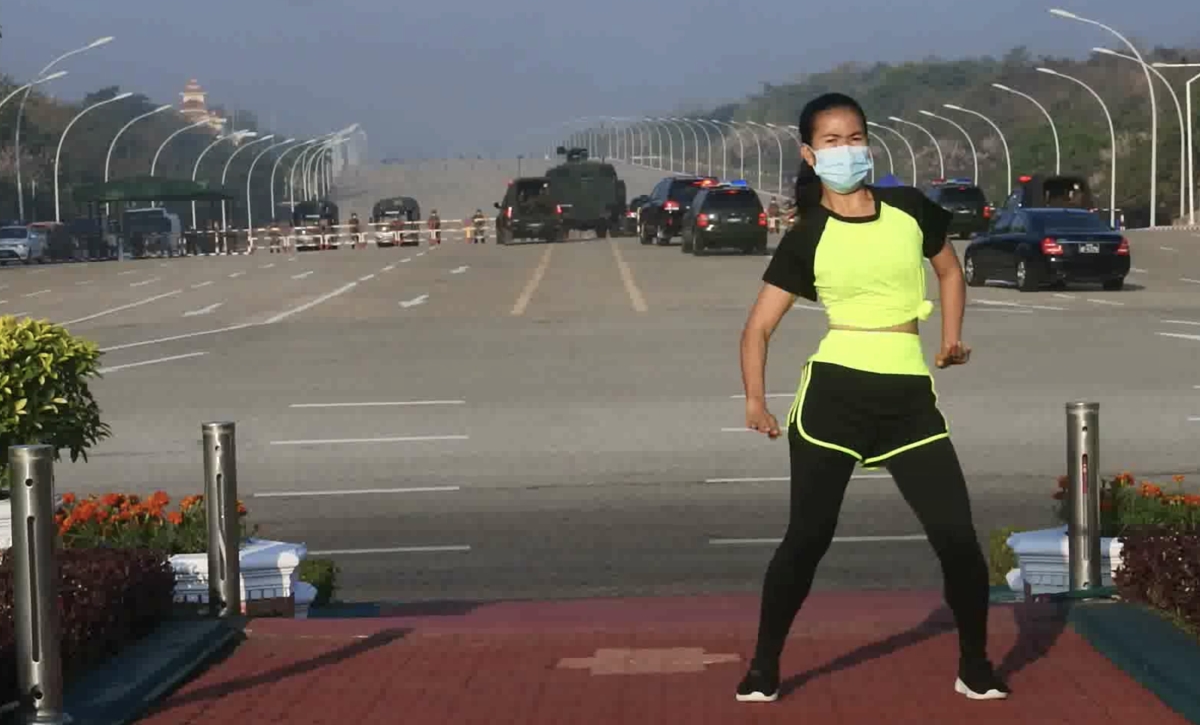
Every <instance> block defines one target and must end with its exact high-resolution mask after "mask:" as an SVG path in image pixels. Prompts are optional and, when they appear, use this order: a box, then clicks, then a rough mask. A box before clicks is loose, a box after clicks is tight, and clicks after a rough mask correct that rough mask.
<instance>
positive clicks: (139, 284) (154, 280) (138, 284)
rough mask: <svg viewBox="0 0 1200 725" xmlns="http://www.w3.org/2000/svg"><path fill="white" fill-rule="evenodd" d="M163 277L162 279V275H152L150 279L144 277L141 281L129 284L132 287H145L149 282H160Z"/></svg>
mask: <svg viewBox="0 0 1200 725" xmlns="http://www.w3.org/2000/svg"><path fill="white" fill-rule="evenodd" d="M161 279H162V277H151V278H150V279H144V280H142V281H141V282H130V283H129V286H130V287H144V286H145V285H148V284H154V283H155V282H158V281H160V280H161Z"/></svg>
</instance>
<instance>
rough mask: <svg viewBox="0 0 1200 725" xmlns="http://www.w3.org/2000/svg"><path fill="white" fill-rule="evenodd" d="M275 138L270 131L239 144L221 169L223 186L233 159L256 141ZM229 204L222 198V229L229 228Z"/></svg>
mask: <svg viewBox="0 0 1200 725" xmlns="http://www.w3.org/2000/svg"><path fill="white" fill-rule="evenodd" d="M273 138H275V134H273V133H269V134H267V135H266V136H260V137H258V138H256V139H254V140H253V141H251V142H249V143H245V144H238V147H237V148H236V149H234V150H233V153H231V154H229V158H227V159H225V168H224V169H222V170H221V187H222V188H224V186H225V179H226V177H228V176H229V165H230V164H232V163H233V160H234V159H236V158H237V155H238V154H240V153H241V152H243V151H245V150H246V149H248V148H250V147H251V146H253V145H254V144H256V143H262V142H263V141H270V140H271V139H273ZM228 206H229V205H228V204H227V203H226V201H225V200H224V199H222V200H221V229H222V230H225V229H228V228H229V224H228V219H227V218H226V213H227V209H226V208H227V207H228Z"/></svg>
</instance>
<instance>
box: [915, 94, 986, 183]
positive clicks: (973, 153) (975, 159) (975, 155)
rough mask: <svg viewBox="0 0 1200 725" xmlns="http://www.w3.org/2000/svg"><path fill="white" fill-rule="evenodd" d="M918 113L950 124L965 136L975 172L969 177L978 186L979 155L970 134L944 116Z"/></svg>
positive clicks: (926, 112)
mask: <svg viewBox="0 0 1200 725" xmlns="http://www.w3.org/2000/svg"><path fill="white" fill-rule="evenodd" d="M918 113H920V114H921V115H922V116H929V117H930V118H936V119H937V120H939V121H945V122H946V123H948V124H950V125H951V126H953V127H955V128H957V129H958V130H959V131H961V132H962V135H963V136H966V138H967V145H968V146H970V147H971V160H972V161H973V162H974V164H975V172H974V175H973V176H971V181H972V182H973V183H974V184H975V185H976V186H979V154H978V153H977V152H976V151H975V142H974V141H973V140H971V134H969V133H967V129H965V128H963V127H962V126H960V125H958V123H956V122H954V121H951V120H950V119H948V118H946V117H945V116H939V115H937V114H936V113H931V112H929V111H918Z"/></svg>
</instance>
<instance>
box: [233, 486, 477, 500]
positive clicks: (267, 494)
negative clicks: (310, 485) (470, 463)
mask: <svg viewBox="0 0 1200 725" xmlns="http://www.w3.org/2000/svg"><path fill="white" fill-rule="evenodd" d="M458 490H460V487H459V486H416V487H413V488H353V489H346V490H342V491H262V492H260V493H252V494H250V496H251V497H252V498H293V497H295V498H301V497H309V496H365V495H370V494H381V493H440V492H442V491H458Z"/></svg>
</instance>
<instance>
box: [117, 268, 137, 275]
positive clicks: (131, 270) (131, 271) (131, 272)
mask: <svg viewBox="0 0 1200 725" xmlns="http://www.w3.org/2000/svg"><path fill="white" fill-rule="evenodd" d="M127 274H137V270H136V269H127V270H125V271H124V272H118V273H117V276H118V277H124V276H125V275H127Z"/></svg>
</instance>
